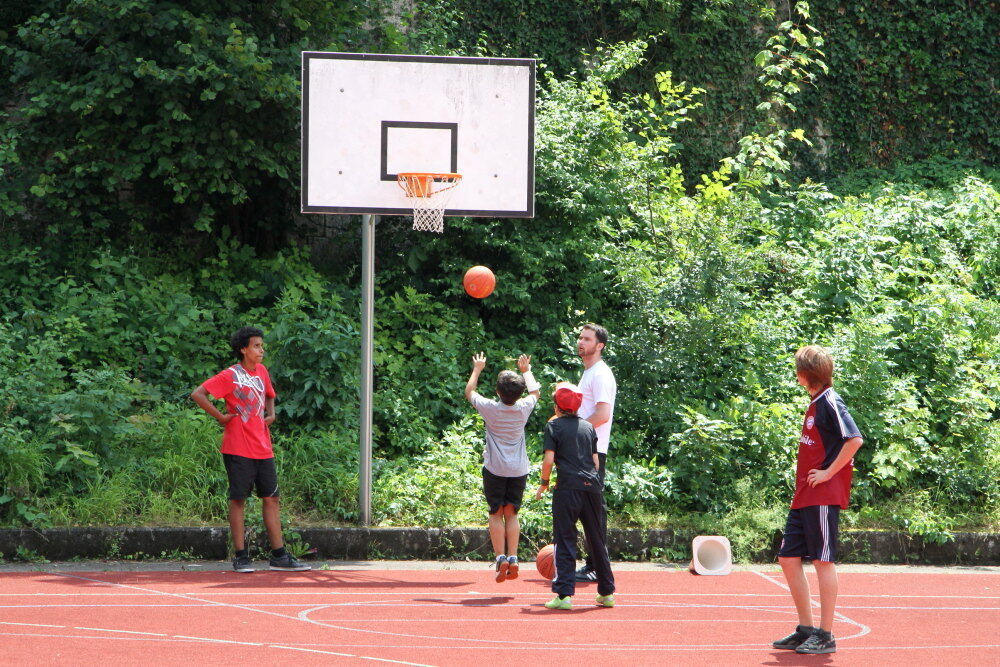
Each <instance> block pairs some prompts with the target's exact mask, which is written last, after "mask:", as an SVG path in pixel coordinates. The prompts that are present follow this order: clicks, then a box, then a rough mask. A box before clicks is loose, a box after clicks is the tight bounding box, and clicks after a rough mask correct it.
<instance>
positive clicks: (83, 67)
mask: <svg viewBox="0 0 1000 667" xmlns="http://www.w3.org/2000/svg"><path fill="white" fill-rule="evenodd" d="M376 10H377V6H376V5H374V4H371V5H369V4H368V3H331V2H321V1H319V0H279V1H277V2H227V3H219V2H214V1H209V0H195V1H193V2H185V3H174V2H163V1H158V0H125V1H120V0H58V1H57V0H47V1H46V2H39V3H33V7H32V10H31V11H30V12H29V11H25V10H23V9H22V10H7V16H6V18H7V20H8V21H11V22H12V24H11V25H10V27H7V28H5V29H4V31H3V33H0V71H3V72H4V80H3V83H2V84H0V94H2V98H0V128H2V130H0V132H2V136H0V174H2V176H3V177H2V178H0V213H2V214H4V215H6V216H10V217H11V218H12V219H13V220H14V221H16V222H20V224H21V225H22V226H23V227H24V228H35V227H41V228H42V229H45V228H46V227H47V226H51V225H56V226H57V227H58V230H59V231H60V232H61V233H69V232H70V231H72V230H73V229H75V228H83V229H84V230H97V231H98V232H100V233H102V234H103V233H107V232H108V231H109V230H113V231H114V232H115V233H116V234H121V233H129V232H132V231H135V232H137V233H136V234H134V235H135V236H139V235H140V233H141V230H144V229H148V230H151V231H159V230H169V231H170V232H171V233H174V234H176V233H177V232H180V233H183V232H185V231H188V230H191V229H192V228H194V229H198V230H203V231H207V230H209V229H212V228H215V227H217V226H228V227H230V228H231V229H232V231H233V232H234V233H236V235H237V236H238V238H240V239H241V240H244V241H248V242H253V243H255V244H258V245H260V244H264V245H266V244H267V243H268V242H269V241H272V240H273V239H274V237H275V236H276V235H277V234H280V233H281V232H282V231H283V230H285V229H286V228H287V227H288V224H289V219H290V213H291V212H292V211H293V210H294V208H295V206H294V202H295V201H297V195H296V188H297V182H298V159H299V148H298V144H299V133H298V129H297V125H298V108H299V82H298V79H299V63H300V56H299V52H300V51H301V50H304V49H321V50H322V49H346V48H348V47H352V46H353V47H355V48H357V47H363V46H366V45H371V44H372V43H374V42H376V41H378V40H379V39H380V33H379V32H378V31H368V30H366V29H365V28H364V26H363V24H364V21H366V20H375V17H376V16H377V11H376ZM377 22H378V21H376V23H377Z"/></svg>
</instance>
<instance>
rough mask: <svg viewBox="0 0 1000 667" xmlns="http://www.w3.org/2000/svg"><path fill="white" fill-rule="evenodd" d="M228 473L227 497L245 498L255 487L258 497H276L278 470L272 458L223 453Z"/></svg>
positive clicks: (232, 498) (231, 498)
mask: <svg viewBox="0 0 1000 667" xmlns="http://www.w3.org/2000/svg"><path fill="white" fill-rule="evenodd" d="M222 461H223V463H225V464H226V474H227V475H229V499H230V500H245V499H246V498H248V497H249V496H250V491H251V490H253V489H254V488H255V487H256V489H257V497H258V498H277V497H278V471H277V470H275V468H274V459H273V458H270V459H249V458H247V457H245V456H237V455H236V454H223V455H222Z"/></svg>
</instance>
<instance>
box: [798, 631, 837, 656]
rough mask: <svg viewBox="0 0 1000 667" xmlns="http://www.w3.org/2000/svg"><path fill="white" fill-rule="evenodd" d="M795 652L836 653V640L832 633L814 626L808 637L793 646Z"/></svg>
mask: <svg viewBox="0 0 1000 667" xmlns="http://www.w3.org/2000/svg"><path fill="white" fill-rule="evenodd" d="M795 652H796V653H836V652H837V642H836V641H835V640H834V639H833V634H832V633H830V632H827V631H826V630H821V629H819V628H814V629H813V632H812V634H811V635H809V638H808V639H806V640H805V641H804V642H802V643H801V644H799V645H798V646H797V647H796V648H795Z"/></svg>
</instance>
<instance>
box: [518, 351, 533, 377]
mask: <svg viewBox="0 0 1000 667" xmlns="http://www.w3.org/2000/svg"><path fill="white" fill-rule="evenodd" d="M517 370H519V371H521V375H524V374H525V373H528V372H530V371H531V355H530V354H522V355H521V356H520V357H518V358H517Z"/></svg>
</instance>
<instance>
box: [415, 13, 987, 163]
mask: <svg viewBox="0 0 1000 667" xmlns="http://www.w3.org/2000/svg"><path fill="white" fill-rule="evenodd" d="M421 4H422V7H423V11H422V12H421V13H420V14H418V19H419V20H418V21H417V24H418V27H419V33H420V36H421V37H422V38H423V39H424V40H425V44H424V46H426V47H428V48H438V49H441V50H461V51H463V52H466V53H474V52H481V53H487V54H497V55H503V56H522V57H523V56H537V57H538V58H540V59H541V60H542V61H544V63H545V64H546V66H548V67H549V68H551V69H553V70H555V71H556V72H557V73H566V72H568V71H571V70H574V69H578V68H579V67H580V65H581V62H580V54H581V52H583V51H587V52H589V51H592V50H593V48H594V47H595V46H596V45H597V44H598V43H599V42H601V41H604V42H615V41H619V40H626V39H632V38H636V37H647V36H650V35H658V37H656V38H655V40H654V41H653V44H652V46H651V49H650V51H649V61H648V62H647V64H646V66H645V67H644V68H643V69H642V70H639V71H637V72H635V74H634V75H633V76H632V77H631V78H630V79H628V80H627V81H625V82H624V83H623V86H622V89H621V90H622V92H623V93H626V94H627V93H629V92H631V91H633V90H639V89H642V88H643V87H644V86H648V85H650V82H652V80H653V77H652V72H655V71H660V70H664V69H669V70H671V71H672V72H673V73H674V80H676V81H687V82H689V83H690V84H692V85H695V86H698V87H701V88H704V89H705V90H706V94H705V97H704V100H703V101H704V106H703V107H702V108H701V109H699V110H698V112H697V117H696V119H695V122H694V123H691V124H688V125H687V126H686V127H684V128H681V129H680V131H679V132H678V137H677V138H678V139H679V140H680V141H681V142H682V143H683V144H684V146H685V150H683V151H682V153H681V154H682V156H683V160H684V162H685V166H686V167H687V169H685V171H686V173H688V174H695V173H706V172H708V171H710V169H712V168H714V167H715V166H716V164H717V161H718V160H719V159H720V158H722V157H723V156H725V155H728V154H731V153H732V152H733V146H734V145H735V142H736V140H737V139H738V138H739V137H741V136H743V135H744V134H746V133H747V131H748V130H750V128H751V126H752V124H753V123H754V122H755V115H754V113H753V108H754V105H755V104H756V100H759V93H758V91H756V90H755V87H756V86H757V85H758V84H757V82H756V80H755V73H754V71H753V55H754V54H755V53H756V52H758V51H759V50H760V49H761V48H762V47H763V43H764V40H765V39H766V37H767V34H769V31H770V28H771V26H773V25H774V24H775V23H778V22H781V21H784V20H786V19H788V18H790V15H789V12H790V9H789V6H788V3H787V2H782V1H781V0H779V1H778V2H767V1H762V0H752V1H750V2H736V3H724V2H712V1H709V0H617V1H614V2H607V1H600V0H544V1H543V0H527V1H525V0H493V2H490V3H481V2H478V1H477V0H425V1H424V2H423V3H421ZM809 4H810V6H811V9H812V19H811V21H810V22H811V23H812V25H814V26H815V27H816V28H818V29H819V30H820V32H821V33H822V34H823V35H824V36H825V38H826V49H825V53H826V56H827V62H828V64H829V66H830V72H829V74H828V75H827V76H825V77H822V78H821V79H820V81H819V82H818V86H817V87H816V88H815V89H812V90H809V91H806V92H805V93H804V94H803V95H802V96H801V98H800V100H799V113H800V114H801V120H800V122H799V123H797V125H798V126H799V127H803V128H805V129H806V130H807V132H808V134H809V136H810V137H811V138H812V139H813V141H814V145H813V147H812V148H811V149H809V150H808V152H805V151H803V152H800V155H799V156H798V158H797V161H798V163H799V166H800V167H801V170H800V173H803V174H812V175H816V176H822V177H824V178H830V177H831V176H836V175H838V174H839V173H840V172H842V171H843V170H845V169H856V168H860V167H873V166H874V167H889V166H892V165H896V164H899V163H907V162H910V161H913V160H920V159H925V158H928V157H942V158H948V159H952V160H972V161H976V162H980V163H986V164H989V165H995V164H996V161H997V155H998V154H1000V133H998V130H997V123H996V117H997V113H998V112H1000V104H998V95H997V90H996V72H997V70H998V67H997V64H998V61H997V56H996V44H997V42H996V16H997V15H998V11H1000V8H998V3H997V2H980V1H976V0H906V1H900V0H863V1H852V2H848V1H846V0H813V1H812V2H810V3H809Z"/></svg>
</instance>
